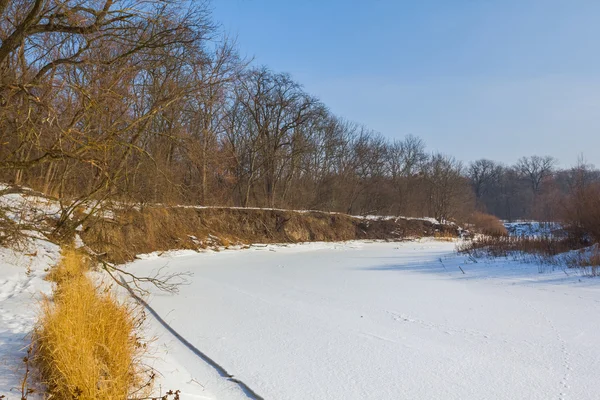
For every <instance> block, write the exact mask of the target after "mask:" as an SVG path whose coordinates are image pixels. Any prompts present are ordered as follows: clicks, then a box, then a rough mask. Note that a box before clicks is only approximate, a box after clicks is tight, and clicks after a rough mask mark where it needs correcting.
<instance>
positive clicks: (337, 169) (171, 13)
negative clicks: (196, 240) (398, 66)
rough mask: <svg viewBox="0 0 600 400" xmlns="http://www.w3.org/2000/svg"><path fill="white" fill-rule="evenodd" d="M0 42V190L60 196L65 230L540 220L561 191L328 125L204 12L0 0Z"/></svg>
mask: <svg viewBox="0 0 600 400" xmlns="http://www.w3.org/2000/svg"><path fill="white" fill-rule="evenodd" d="M0 41H1V42H0V178H1V179H2V180H3V181H4V182H9V183H13V184H18V185H27V186H30V187H33V188H36V189H38V190H40V191H43V192H44V193H47V194H49V195H53V196H55V197H57V198H59V199H61V200H62V201H63V202H64V209H63V215H64V218H65V220H66V219H68V218H69V217H70V216H71V215H72V214H73V213H74V212H75V210H76V209H77V207H78V206H79V205H80V204H81V203H83V202H86V201H88V200H90V199H94V200H100V202H97V203H96V204H101V201H106V200H110V199H118V200H119V201H131V202H136V203H167V204H200V205H226V206H241V207H249V206H258V207H278V208H294V209H319V210H326V211H339V212H346V213H350V214H386V215H405V216H432V217H435V218H438V219H465V218H468V216H469V215H470V214H471V213H472V212H473V211H474V210H480V211H485V212H489V213H493V214H495V215H497V216H499V217H501V218H506V219H515V218H550V217H551V216H552V215H553V213H556V212H557V210H556V207H555V205H556V204H558V203H557V201H556V199H557V198H558V197H561V196H562V197H564V196H567V195H568V194H569V193H571V192H570V190H571V186H572V182H573V179H575V178H574V172H573V171H572V170H561V171H559V170H556V168H555V166H556V162H555V160H554V159H552V158H551V157H537V156H533V157H525V158H523V159H521V160H520V161H519V162H518V163H517V164H516V165H514V166H510V167H509V166H504V165H501V164H499V163H496V162H493V161H489V160H479V161H475V162H472V163H470V164H468V165H464V164H463V163H461V162H460V161H458V160H456V159H455V158H453V157H451V156H448V155H444V154H439V153H430V152H428V151H427V149H426V146H425V144H424V142H423V141H422V140H421V139H419V138H417V137H415V136H406V137H404V138H402V139H393V140H392V139H387V138H385V137H384V136H382V135H381V134H379V133H377V132H374V131H372V130H370V129H368V128H367V127H365V126H363V125H361V124H358V123H354V122H351V121H348V120H345V119H343V118H340V117H339V116H336V115H334V114H333V113H332V112H331V111H330V110H329V109H328V108H327V106H326V105H325V104H323V103H322V102H321V101H320V100H319V99H318V98H316V97H314V96H312V95H311V94H309V93H307V92H306V91H305V90H304V89H303V87H302V85H301V84H299V83H298V82H296V81H295V80H294V79H293V78H292V77H291V76H290V75H288V74H286V73H280V72H276V71H272V70H270V69H269V68H267V67H262V66H259V67H257V66H253V65H251V63H249V62H248V60H244V59H242V58H241V57H240V56H239V55H238V53H237V51H236V48H235V43H233V42H232V41H231V40H229V39H228V38H227V37H224V36H223V35H222V34H221V33H220V30H219V28H218V25H217V24H215V23H214V21H213V20H212V18H211V15H210V4H209V3H207V2H201V1H196V2H177V1H158V0H102V1H99V0H77V1H74V0H71V1H69V0H67V1H65V0H62V1H59V0H0ZM588 170H589V175H590V176H591V177H592V178H590V179H591V180H594V181H598V173H597V171H595V170H593V169H591V168H587V167H586V171H588ZM586 179H587V178H586ZM570 185H571V186H570Z"/></svg>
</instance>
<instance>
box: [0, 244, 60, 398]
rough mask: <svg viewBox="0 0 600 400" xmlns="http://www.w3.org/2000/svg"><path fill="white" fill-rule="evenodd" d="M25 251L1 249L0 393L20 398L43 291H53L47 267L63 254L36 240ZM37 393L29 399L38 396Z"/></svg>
mask: <svg viewBox="0 0 600 400" xmlns="http://www.w3.org/2000/svg"><path fill="white" fill-rule="evenodd" d="M29 247H30V248H29V249H25V251H22V252H17V251H12V250H9V249H6V248H0V395H4V396H6V397H7V399H20V398H21V380H22V379H23V375H24V369H25V365H24V363H23V361H22V360H23V357H25V356H26V355H27V345H28V343H29V342H30V338H28V337H27V336H28V335H29V334H30V332H31V329H32V328H33V325H34V323H35V321H36V316H37V313H38V310H39V308H38V301H39V299H40V296H41V293H46V294H48V293H49V292H50V283H49V282H47V281H45V280H44V276H45V275H46V271H45V270H46V269H47V268H49V267H50V266H51V265H54V264H55V263H56V262H57V261H58V258H59V256H60V252H59V248H58V246H56V245H54V244H52V243H49V242H47V241H44V240H33V241H32V243H31V244H30V246H29ZM38 395H39V394H38V393H34V394H32V395H30V396H29V399H34V398H39V396H38Z"/></svg>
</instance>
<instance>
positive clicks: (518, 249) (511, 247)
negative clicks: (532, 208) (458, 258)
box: [458, 236, 583, 258]
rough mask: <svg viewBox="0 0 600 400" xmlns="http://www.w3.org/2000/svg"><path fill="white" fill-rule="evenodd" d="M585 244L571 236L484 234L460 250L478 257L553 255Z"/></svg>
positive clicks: (466, 243) (465, 244)
mask: <svg viewBox="0 0 600 400" xmlns="http://www.w3.org/2000/svg"><path fill="white" fill-rule="evenodd" d="M582 247H583V246H582V245H581V244H579V243H577V242H576V241H574V240H573V239H570V238H553V237H545V236H542V237H530V236H483V237H481V238H479V239H477V240H471V241H468V242H465V243H464V244H463V245H462V246H460V247H459V249H458V250H459V251H460V252H463V253H469V254H472V255H474V256H476V257H483V256H490V257H507V256H509V255H515V254H516V253H522V254H529V255H536V256H539V257H548V258H549V257H553V256H556V255H558V254H562V253H566V252H568V251H571V250H574V249H580V248H582Z"/></svg>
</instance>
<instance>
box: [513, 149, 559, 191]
mask: <svg viewBox="0 0 600 400" xmlns="http://www.w3.org/2000/svg"><path fill="white" fill-rule="evenodd" d="M555 166H556V159H555V158H554V157H551V156H544V157H540V156H531V157H522V158H521V159H519V161H518V162H517V165H516V170H517V171H518V172H519V173H520V174H521V176H522V177H523V178H524V179H525V180H527V182H529V185H530V187H531V191H532V193H533V195H534V197H536V196H537V195H538V194H539V193H540V189H541V187H542V183H543V182H544V180H545V179H547V178H548V177H550V176H551V175H552V172H553V171H554V167H555Z"/></svg>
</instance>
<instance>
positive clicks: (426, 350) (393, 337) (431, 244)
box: [127, 240, 600, 400]
mask: <svg viewBox="0 0 600 400" xmlns="http://www.w3.org/2000/svg"><path fill="white" fill-rule="evenodd" d="M454 248H455V243H452V242H438V241H432V240H421V241H416V242H404V243H366V242H349V243H344V244H340V243H337V244H324V243H312V244H303V245H293V246H286V247H281V246H272V245H270V246H262V247H256V246H255V247H252V248H251V249H250V250H236V251H222V252H205V253H199V254H190V253H189V252H188V253H178V254H177V253H174V254H171V255H169V254H167V255H163V256H161V257H151V258H147V259H144V260H138V261H135V262H133V263H131V264H129V265H128V266H127V268H128V270H129V271H130V272H133V273H136V274H138V275H151V274H152V272H153V271H156V270H158V269H160V268H163V267H165V266H166V269H168V271H169V272H173V273H177V272H188V271H191V272H193V274H194V276H193V277H192V278H191V281H190V283H189V285H185V286H182V287H181V288H180V292H179V294H176V295H171V294H166V293H161V292H158V291H153V294H152V295H150V296H149V297H148V299H147V300H148V302H149V304H150V306H151V307H152V308H153V309H154V310H155V311H156V312H157V313H158V314H159V315H160V316H161V317H162V318H163V319H164V320H165V321H166V322H168V323H169V325H170V326H171V327H172V329H174V330H175V331H177V333H178V334H180V335H181V336H182V337H183V338H185V339H186V340H187V341H188V342H190V343H191V344H192V345H193V346H195V347H196V348H197V349H199V350H201V351H202V352H204V353H205V354H206V355H207V356H209V357H211V358H212V359H213V360H214V361H215V362H217V363H218V364H220V365H221V366H222V367H224V368H225V369H226V370H227V372H228V373H229V374H231V375H233V376H234V377H235V378H236V379H239V380H240V381H243V382H244V383H245V384H247V385H248V386H249V387H250V388H251V389H252V390H253V391H255V392H256V393H257V394H258V395H260V396H262V397H263V398H264V399H274V400H296V399H311V400H334V399H345V400H352V399H356V400H358V399H361V400H362V399H382V400H384V399H385V400H388V399H445V400H450V399H531V400H535V399H540V400H542V399H543V400H547V399H562V400H567V399H578V400H585V399H598V398H599V393H600V380H599V379H597V377H598V376H599V374H600V346H599V345H598V342H597V341H598V339H597V337H598V332H600V313H598V307H599V306H600V284H599V283H600V281H598V280H597V279H588V278H583V277H580V276H578V275H577V274H576V273H575V271H561V270H556V271H554V272H549V273H545V274H540V273H538V267H537V266H536V265H533V264H531V265H530V264H522V263H518V262H515V261H509V260H496V261H480V262H478V263H468V260H467V259H466V258H465V257H464V256H461V255H457V254H455V252H454ZM459 267H461V268H462V270H463V271H464V274H463V273H462V272H461V270H460V268H459ZM149 325H150V326H149V330H148V333H149V334H151V335H155V336H156V341H155V342H154V354H153V356H154V358H153V360H154V362H155V366H156V367H157V368H158V369H159V371H160V372H161V373H162V377H161V384H160V385H161V386H160V388H161V389H162V391H163V392H164V391H166V390H168V389H180V390H182V399H218V400H230V399H247V398H248V396H247V395H246V394H245V393H244V392H243V391H242V390H241V389H240V388H239V386H237V385H236V384H235V382H231V381H230V380H227V379H226V378H224V377H221V376H219V374H218V373H217V372H216V371H215V370H214V369H213V368H211V367H210V366H209V365H208V364H206V363H205V362H204V361H202V360H201V359H200V358H199V357H197V356H196V355H195V354H194V353H193V352H192V351H190V349H189V348H188V347H186V346H184V345H183V344H182V343H181V342H180V341H178V340H177V339H176V338H175V337H174V336H173V335H172V334H171V333H169V332H168V331H167V330H166V329H165V328H164V327H163V326H161V325H160V324H159V323H158V322H156V320H154V319H153V318H150V319H149Z"/></svg>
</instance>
